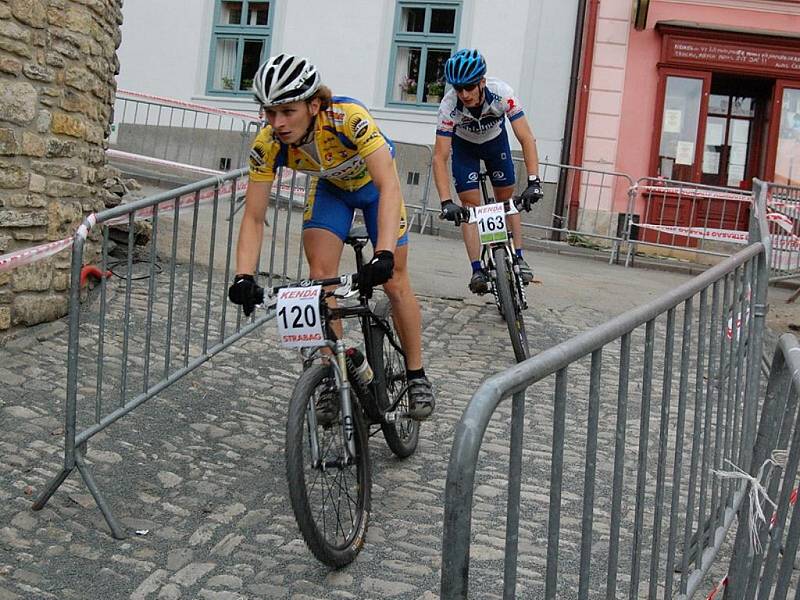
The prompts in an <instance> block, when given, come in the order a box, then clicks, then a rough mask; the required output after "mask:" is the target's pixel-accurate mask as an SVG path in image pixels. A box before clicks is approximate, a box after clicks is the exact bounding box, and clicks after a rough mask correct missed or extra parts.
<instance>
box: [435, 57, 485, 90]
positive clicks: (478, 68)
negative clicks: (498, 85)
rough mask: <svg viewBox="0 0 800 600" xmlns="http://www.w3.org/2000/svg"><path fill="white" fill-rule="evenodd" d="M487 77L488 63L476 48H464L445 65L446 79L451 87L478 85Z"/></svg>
mask: <svg viewBox="0 0 800 600" xmlns="http://www.w3.org/2000/svg"><path fill="white" fill-rule="evenodd" d="M484 75H486V61H485V60H484V59H483V56H481V53H480V52H478V51H477V50H475V49H474V48H463V49H461V50H459V51H458V52H456V53H455V54H453V56H451V57H450V58H448V59H447V62H446V63H444V78H445V79H446V80H447V83H449V84H450V85H468V84H470V83H476V82H478V81H480V79H481V78H482V77H483V76H484Z"/></svg>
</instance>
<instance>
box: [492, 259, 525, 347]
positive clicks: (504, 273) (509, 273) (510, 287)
mask: <svg viewBox="0 0 800 600" xmlns="http://www.w3.org/2000/svg"><path fill="white" fill-rule="evenodd" d="M494 264H495V269H496V271H497V279H496V280H495V285H496V286H497V300H498V302H499V304H500V311H501V313H502V315H503V319H505V322H506V325H508V335H509V336H510V337H511V346H512V348H513V349H514V358H515V359H516V360H517V362H522V361H523V360H525V359H526V358H528V356H530V351H529V350H528V334H527V333H526V332H525V321H524V320H523V318H522V306H521V304H520V300H519V293H518V291H517V282H516V278H515V276H514V271H513V266H512V264H511V257H510V256H509V255H508V252H507V250H506V249H505V247H503V246H500V247H497V248H495V249H494Z"/></svg>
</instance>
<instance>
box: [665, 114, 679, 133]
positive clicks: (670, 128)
mask: <svg viewBox="0 0 800 600" xmlns="http://www.w3.org/2000/svg"><path fill="white" fill-rule="evenodd" d="M682 116H683V115H682V113H681V111H679V110H676V109H674V108H668V109H666V110H665V111H664V125H663V127H662V129H663V131H664V132H666V133H680V132H681V117H682Z"/></svg>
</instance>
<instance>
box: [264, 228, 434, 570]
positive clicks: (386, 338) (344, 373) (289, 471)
mask: <svg viewBox="0 0 800 600" xmlns="http://www.w3.org/2000/svg"><path fill="white" fill-rule="evenodd" d="M367 241H368V237H367V232H366V229H365V228H364V227H360V228H356V229H354V230H353V231H351V233H350V236H349V237H348V238H347V239H346V240H345V243H346V244H348V245H350V246H352V247H353V249H354V251H355V254H356V273H355V274H352V275H343V276H340V277H336V278H332V279H324V280H312V281H302V282H297V283H295V284H289V285H281V286H277V287H275V288H272V292H273V294H274V295H276V296H277V310H276V320H277V321H278V322H279V323H278V328H279V333H281V332H286V331H287V327H285V326H288V330H292V329H294V331H295V333H281V335H288V336H293V337H292V343H296V345H298V346H302V345H303V344H305V346H306V347H305V348H304V349H303V351H302V352H303V356H304V370H303V373H302V375H301V376H300V378H299V379H298V381H297V383H296V385H295V388H294V392H293V393H292V397H291V399H290V401H289V411H288V412H289V415H288V420H287V424H286V478H287V480H288V484H289V497H290V499H291V505H292V510H293V512H294V515H295V519H296V520H297V525H298V527H299V528H300V532H301V533H302V535H303V539H304V540H305V542H306V544H307V545H308V547H309V549H310V550H311V552H312V554H313V555H314V556H315V557H316V558H317V559H318V560H319V561H321V562H322V563H324V564H326V565H328V566H330V567H334V568H339V567H343V566H345V565H347V564H349V563H350V562H352V561H353V560H354V559H355V558H356V556H357V555H358V553H359V552H360V551H361V548H362V547H363V545H364V541H365V535H366V532H367V526H368V520H369V512H370V502H371V495H372V475H371V465H370V456H369V447H368V440H369V438H370V437H372V436H373V435H375V434H377V432H378V431H382V432H383V436H384V439H385V441H386V444H387V445H388V446H389V448H390V449H391V451H392V452H393V453H394V454H395V455H396V456H398V457H400V458H405V457H407V456H410V455H411V454H413V453H414V451H415V450H416V448H417V443H418V441H419V422H418V421H415V420H413V419H411V418H410V417H409V416H408V414H407V413H408V385H407V383H408V382H407V381H406V369H405V355H404V353H403V349H402V348H401V346H400V343H399V341H398V339H399V338H398V336H397V335H396V333H395V330H394V327H393V324H392V319H391V305H390V304H389V299H388V298H386V297H383V298H381V299H380V300H379V301H377V302H376V303H375V306H374V308H373V307H372V306H370V302H369V301H368V300H367V298H365V297H364V296H363V295H362V294H361V293H360V292H358V290H357V282H358V274H359V273H360V272H361V269H362V267H363V264H364V261H363V256H362V249H363V248H364V246H365V245H366V244H367ZM331 286H335V289H330V288H331ZM281 295H283V297H284V300H285V302H284V303H283V305H282V303H281ZM356 295H357V296H358V300H357V303H356V304H352V305H349V306H345V305H342V306H336V307H333V306H329V304H328V303H327V302H326V299H328V298H336V299H337V302H338V301H339V300H343V299H346V298H352V297H354V296H356ZM288 296H293V298H287V297H288ZM294 301H297V302H299V303H298V304H291V302H294ZM302 302H305V304H302ZM351 318H353V319H358V320H359V322H360V331H361V334H362V335H363V339H364V348H365V355H366V361H367V363H368V364H369V365H371V369H372V373H374V376H373V378H372V380H371V381H369V382H365V381H364V377H363V376H362V375H361V374H360V372H361V371H363V370H364V369H363V363H362V364H361V365H359V364H357V361H358V357H357V356H356V355H355V354H353V353H352V352H350V351H348V350H347V349H346V348H345V343H344V340H342V339H340V338H339V337H338V336H337V335H336V332H335V331H334V329H333V327H332V326H331V324H332V321H334V320H336V319H351ZM311 326H313V327H311ZM304 327H305V329H304ZM282 328H283V329H282ZM311 329H313V330H314V331H313V332H312V331H311ZM320 406H323V407H325V406H327V408H328V409H329V410H328V411H327V412H321V409H320ZM331 408H332V409H333V410H332V411H331V410H330V409H331ZM330 413H332V415H331V414H330Z"/></svg>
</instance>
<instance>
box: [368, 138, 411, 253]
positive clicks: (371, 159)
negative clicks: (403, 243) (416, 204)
mask: <svg viewBox="0 0 800 600" xmlns="http://www.w3.org/2000/svg"><path fill="white" fill-rule="evenodd" d="M364 160H365V162H366V163H367V171H369V176H370V177H371V178H372V182H373V183H374V184H375V187H377V188H378V194H379V197H378V244H377V245H376V246H375V252H376V253H377V252H378V251H379V250H388V251H389V252H394V251H395V246H396V245H397V232H398V231H399V230H400V207H401V206H402V203H403V195H402V192H401V191H400V180H399V179H398V178H397V170H396V169H395V166H394V159H393V158H392V153H391V152H390V150H389V146H381V147H380V148H378V149H377V150H375V151H374V152H371V153H370V154H369V155H367V157H366V158H365V159H364Z"/></svg>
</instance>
